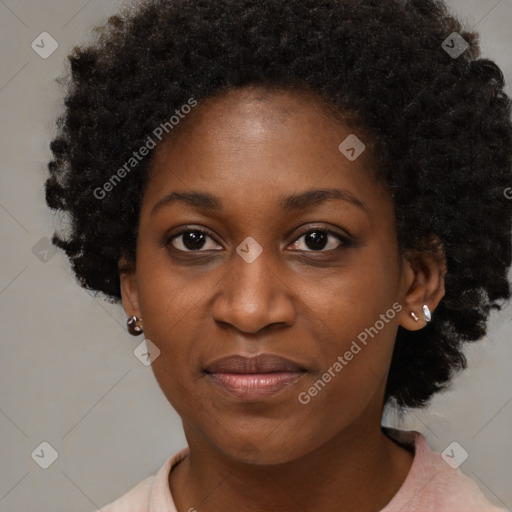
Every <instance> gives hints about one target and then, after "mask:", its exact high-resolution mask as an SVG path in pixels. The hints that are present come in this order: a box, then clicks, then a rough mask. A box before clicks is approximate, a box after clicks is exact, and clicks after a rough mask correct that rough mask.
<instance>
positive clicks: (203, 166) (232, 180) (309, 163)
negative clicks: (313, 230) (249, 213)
mask: <svg viewBox="0 0 512 512" xmlns="http://www.w3.org/2000/svg"><path fill="white" fill-rule="evenodd" d="M330 108H331V107H330V106H329V105H328V104H327V103H325V102H324V101H323V100H322V99H321V98H319V97H317V96H314V95H312V94H310V93H307V92H303V91H290V90H269V89H264V88H261V87H247V88H243V89H236V90H231V91H228V92H226V93H223V94H221V95H219V96H218V97H214V98H211V99H208V100H206V101H203V102H200V103H199V105H198V106H197V107H195V109H194V110H193V111H192V112H191V113H190V114H188V115H187V116H186V117H185V119H183V120H182V121H181V123H180V125H179V126H178V129H177V130H176V131H175V132H171V136H170V137H168V138H167V139H164V141H163V142H162V144H161V145H160V146H159V147H158V148H157V150H156V152H155V155H154V158H153V161H152V169H151V180H150V183H149V186H148V189H147V194H148V195H149V198H148V200H147V201H146V202H148V201H149V202H152V203H153V206H154V203H156V202H157V201H159V200H161V199H162V197H163V192H164V191H167V193H170V192H172V190H173V189H179V190H180V191H186V190H187V189H189V190H197V189H199V188H200V189H202V190H204V191H210V192H211V195H216V196H218V195H224V194H225V195H229V196H230V197H231V198H233V199H236V197H241V196H244V197H245V199H244V202H245V205H246V206H247V207H249V206H250V202H248V201H247V200H246V199H247V198H249V197H256V196H257V197H258V198H259V201H260V202H259V204H265V203H266V202H267V201H268V200H270V198H271V197H274V195H275V196H276V198H277V195H276V194H277V192H278V191H279V194H278V195H279V198H280V199H279V202H280V204H281V205H283V204H284V203H283V201H282V197H283V196H285V195H289V194H290V191H303V190H304V189H311V188H313V187H314V188H317V189H318V188H340V186H342V185H344V186H343V188H344V189H346V188H347V186H348V189H350V188H352V192H355V191H356V190H357V189H361V188H364V189H366V190H367V191H368V192H371V189H372V187H374V186H375V183H373V182H374V178H373V172H372V170H373V167H372V166H373V161H372V155H371V151H370V150H369V149H366V148H369V147H370V144H368V145H365V149H364V151H363V152H362V153H361V154H360V156H359V157H358V158H357V159H356V160H353V161H350V160H349V159H348V158H347V157H346V155H344V154H343V153H342V152H341V150H340V148H339V146H340V144H341V143H342V142H343V141H344V140H346V139H347V138H348V137H351V136H354V135H355V134H354V133H353V132H354V128H351V126H350V125H347V124H346V123H344V122H342V120H341V119H340V118H337V117H335V116H334V115H333V114H332V113H331V112H332V108H331V110H329V109H330ZM357 134H358V135H359V137H360V138H361V139H363V140H365V142H366V143H368V142H369V141H368V140H366V139H365V136H364V134H363V133H362V132H361V131H358V132H357ZM315 185H317V186H315ZM349 192H350V190H349Z"/></svg>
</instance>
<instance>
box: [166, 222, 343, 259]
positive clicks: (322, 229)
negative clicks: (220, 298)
mask: <svg viewBox="0 0 512 512" xmlns="http://www.w3.org/2000/svg"><path fill="white" fill-rule="evenodd" d="M318 232H321V233H326V234H328V235H332V236H333V237H334V238H336V239H337V240H338V241H339V242H340V246H341V247H351V246H352V245H353V242H352V240H351V239H350V238H349V237H347V236H344V235H342V234H341V233H339V232H338V231H335V230H333V229H330V228H325V227H318V228H311V229H309V230H308V231H304V232H303V233H301V234H300V235H298V237H297V238H295V240H294V241H293V243H295V242H296V241H297V240H299V239H300V238H302V237H303V236H305V235H308V234H310V233H318ZM185 233H201V234H203V235H207V236H209V237H210V238H211V239H212V240H214V241H215V238H214V236H213V235H212V233H210V232H209V231H208V230H205V229H203V228H201V229H200V228H192V229H191V228H187V229H183V230H181V231H179V232H178V233H174V234H173V235H172V236H170V237H169V238H167V239H166V241H165V246H166V247H167V246H169V245H171V242H172V241H173V240H174V239H175V238H178V237H180V236H181V235H184V234H185ZM215 243H217V242H215ZM172 249H173V250H176V251H178V252H182V253H200V252H207V251H205V250H203V249H198V250H197V251H190V250H188V251H184V250H182V249H176V247H172ZM337 249H338V248H336V249H330V250H328V251H325V250H318V251H315V250H309V251H299V252H307V253H322V252H331V251H336V250H337ZM212 250H215V251H217V250H218V249H212Z"/></svg>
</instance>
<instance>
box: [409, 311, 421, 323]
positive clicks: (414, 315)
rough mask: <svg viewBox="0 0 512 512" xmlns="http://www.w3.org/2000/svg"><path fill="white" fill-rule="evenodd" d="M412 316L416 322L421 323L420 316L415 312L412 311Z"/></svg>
mask: <svg viewBox="0 0 512 512" xmlns="http://www.w3.org/2000/svg"><path fill="white" fill-rule="evenodd" d="M411 316H412V318H413V319H414V321H415V322H419V321H420V319H419V318H418V315H417V314H416V313H415V312H414V311H411Z"/></svg>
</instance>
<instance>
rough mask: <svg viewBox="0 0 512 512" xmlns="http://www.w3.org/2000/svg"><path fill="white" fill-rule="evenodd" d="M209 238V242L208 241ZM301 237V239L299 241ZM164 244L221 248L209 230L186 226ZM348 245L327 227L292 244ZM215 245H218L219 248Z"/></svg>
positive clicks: (320, 248) (309, 247)
mask: <svg viewBox="0 0 512 512" xmlns="http://www.w3.org/2000/svg"><path fill="white" fill-rule="evenodd" d="M209 239H210V240H211V242H209V241H208V240H209ZM301 239H303V241H302V242H299V241H300V240H301ZM212 242H213V243H212ZM165 245H166V246H168V245H171V246H172V249H175V250H176V251H181V252H204V251H206V250H221V249H222V247H220V246H218V244H216V243H215V241H214V240H213V236H212V235H211V234H210V232H209V231H207V230H204V229H199V228H187V229H184V230H182V231H180V232H178V233H175V234H173V235H172V236H171V237H169V238H168V239H167V241H166V243H165ZM208 245H209V246H210V247H208ZM350 245H352V241H351V240H350V238H348V237H347V236H345V235H342V234H341V233H339V232H337V231H335V230H332V229H329V228H314V229H309V230H308V231H305V232H303V233H302V234H300V235H299V236H298V238H296V239H295V241H294V242H293V244H292V246H293V247H294V249H295V250H299V251H304V252H328V251H333V250H337V249H339V247H340V246H341V247H349V246H350ZM215 246H218V247H219V249H217V248H215Z"/></svg>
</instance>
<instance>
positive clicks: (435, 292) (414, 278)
mask: <svg viewBox="0 0 512 512" xmlns="http://www.w3.org/2000/svg"><path fill="white" fill-rule="evenodd" d="M429 246H430V247H431V249H430V250H428V251H427V250H425V251H422V250H414V251H408V252H407V253H406V255H405V256H404V260H403V266H402V277H403V288H402V300H401V301H400V303H401V304H402V305H403V309H402V311H401V312H400V316H399V324H400V325H401V326H402V327H404V328H405V329H407V330H409V331H417V330H419V329H422V328H423V327H425V325H426V324H427V321H426V319H425V315H424V313H423V305H424V304H426V305H427V306H428V308H429V309H430V312H431V313H432V316H434V310H435V308H436V307H437V305H438V304H439V302H440V301H441V299H442V298H443V297H444V294H445V288H444V278H445V276H446V272H447V267H446V257H445V253H444V249H443V246H442V244H441V242H440V241H439V239H438V238H437V237H435V236H432V237H431V238H430V241H429ZM411 312H413V313H415V314H416V316H417V317H418V318H419V321H415V320H414V319H413V317H412V315H411Z"/></svg>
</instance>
